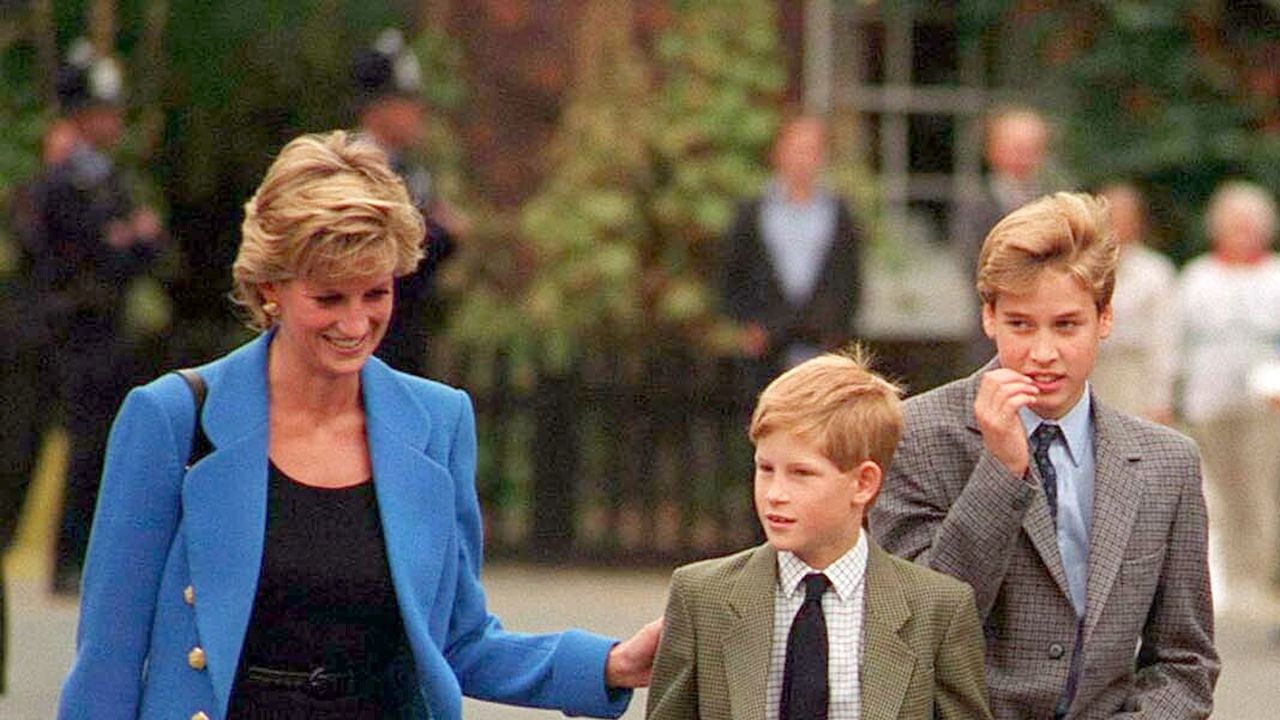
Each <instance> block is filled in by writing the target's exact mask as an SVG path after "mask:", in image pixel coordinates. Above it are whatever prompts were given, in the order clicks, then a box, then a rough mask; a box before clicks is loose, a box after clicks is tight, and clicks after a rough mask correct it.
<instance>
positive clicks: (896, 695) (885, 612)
mask: <svg viewBox="0 0 1280 720" xmlns="http://www.w3.org/2000/svg"><path fill="white" fill-rule="evenodd" d="M868 541H870V538H868ZM868 551H869V552H868V555H867V576H866V587H865V591H864V600H863V607H864V608H865V613H864V615H863V621H862V622H863V628H862V637H863V647H862V658H861V662H860V663H859V668H860V669H861V672H862V683H861V685H862V717H864V718H866V720H892V719H893V718H897V717H898V710H899V708H901V707H902V700H903V698H904V697H905V696H906V693H907V688H908V686H909V685H910V683H911V676H912V674H913V673H914V672H915V666H916V656H915V653H914V652H912V650H911V647H910V646H909V645H908V644H907V643H906V642H905V641H904V640H903V639H902V638H901V637H900V636H899V635H898V631H899V630H901V629H902V626H903V625H905V624H906V622H907V620H908V619H909V618H910V617H911V608H910V606H908V605H907V599H906V596H905V595H903V593H902V588H901V587H900V586H899V583H898V581H897V578H896V577H895V573H894V569H893V566H892V564H890V561H889V558H888V556H887V555H886V554H885V552H884V551H883V550H881V549H880V547H879V546H878V545H876V544H875V543H870V542H869V547H868Z"/></svg>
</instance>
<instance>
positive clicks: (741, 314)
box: [720, 202, 761, 322]
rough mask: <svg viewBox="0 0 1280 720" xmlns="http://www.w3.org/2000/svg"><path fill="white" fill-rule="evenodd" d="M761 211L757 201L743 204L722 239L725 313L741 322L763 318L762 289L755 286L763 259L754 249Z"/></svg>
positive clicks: (721, 292)
mask: <svg viewBox="0 0 1280 720" xmlns="http://www.w3.org/2000/svg"><path fill="white" fill-rule="evenodd" d="M757 213H758V205H757V204H756V203H754V202H747V203H743V204H741V205H739V206H738V211H737V213H736V214H735V215H734V218H733V223H732V224H730V225H729V228H728V230H727V231H726V232H725V234H724V238H723V239H722V240H721V251H720V254H721V262H720V294H721V297H722V298H723V302H724V312H725V314H726V315H728V316H729V317H731V318H733V319H734V320H738V321H740V322H746V321H756V322H760V321H761V318H759V317H757V315H758V314H759V313H758V310H757V308H756V301H755V299H754V298H755V296H756V294H757V292H758V290H757V288H755V287H754V285H755V274H756V268H755V265H756V264H757V263H759V262H760V258H759V257H758V256H757V255H756V253H754V252H752V248H753V246H754V245H755V234H756V215H757Z"/></svg>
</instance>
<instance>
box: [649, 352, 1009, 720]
mask: <svg viewBox="0 0 1280 720" xmlns="http://www.w3.org/2000/svg"><path fill="white" fill-rule="evenodd" d="M898 395H899V393H898V389H897V388H895V387H894V386H893V385H891V384H889V383H888V382H885V381H884V380H882V379H881V378H879V377H877V376H876V375H874V374H872V373H871V372H869V371H868V370H867V368H866V365H865V363H864V362H863V361H862V360H861V359H859V358H858V357H845V356H841V355H830V354H829V355H822V356H819V357H817V358H814V359H812V360H809V361H807V362H804V363H802V364H800V365H799V366H797V367H795V368H794V369H792V370H791V371H789V372H787V373H785V374H784V375H782V376H781V377H779V378H778V379H777V380H775V381H774V382H773V383H771V384H770V385H769V386H768V387H767V388H766V389H765V391H764V393H763V394H762V395H761V396H760V401H759V404H758V405H757V406H756V410H755V414H754V416H753V418H752V420H751V431H750V434H751V440H752V442H754V443H755V445H756V457H755V464H756V470H755V503H756V512H757V513H758V515H759V519H760V523H761V525H763V526H764V531H765V535H766V536H767V537H768V543H767V544H765V545H761V546H759V547H756V548H752V549H750V550H746V551H744V552H741V553H738V554H736V555H732V556H729V557H724V558H719V559H715V560H707V561H704V562H700V563H696V564H694V565H690V566H687V567H683V568H680V569H679V570H677V571H676V572H675V575H674V576H673V577H672V581H671V593H670V597H669V599H668V603H667V613H666V623H667V624H666V630H665V632H664V634H663V638H662V644H661V646H660V647H659V650H658V657H657V660H656V661H655V665H654V673H653V683H652V689H651V690H650V692H649V706H648V717H649V718H656V719H670V720H688V718H694V717H697V718H701V719H702V720H715V719H716V718H723V719H724V720H730V719H732V720H774V719H775V718H779V719H781V720H795V719H798V718H804V719H805V720H815V719H817V720H827V719H829V720H841V719H842V718H857V717H867V718H871V717H877V718H920V719H921V720H925V719H928V718H934V717H940V718H957V719H959V718H964V719H965V720H970V719H972V718H987V717H990V711H989V710H988V708H987V701H986V690H985V686H984V679H983V669H982V635H981V633H980V632H979V626H978V617H977V613H976V610H975V608H974V604H973V595H972V591H971V590H970V589H969V588H968V587H966V586H965V585H964V584H963V583H960V582H957V581H955V580H953V579H951V578H947V577H945V576H943V575H940V574H938V573H934V572H932V571H929V570H926V569H924V568H921V567H918V566H915V565H912V564H910V563H907V562H904V561H902V560H899V559H897V558H894V557H892V556H890V555H889V554H887V553H885V552H884V551H883V550H881V549H879V548H878V547H876V545H875V544H874V543H873V542H871V541H870V539H869V538H868V537H867V536H866V534H865V533H863V532H862V531H861V526H862V524H863V523H862V520H863V516H864V513H865V511H866V508H867V506H869V505H870V504H871V502H872V501H873V500H874V499H875V497H876V494H877V493H878V492H879V490H880V483H881V478H882V475H883V468H884V467H886V466H887V465H888V464H889V461H890V460H891V459H892V457H893V452H894V447H895V445H896V444H897V442H898V436H899V434H900V432H901V428H902V409H901V402H900V400H899V399H898Z"/></svg>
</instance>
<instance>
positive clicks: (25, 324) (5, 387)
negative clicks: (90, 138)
mask: <svg viewBox="0 0 1280 720" xmlns="http://www.w3.org/2000/svg"><path fill="white" fill-rule="evenodd" d="M44 180H45V178H44V176H41V177H37V178H36V179H35V180H33V181H32V182H31V183H29V184H27V185H25V186H23V187H20V188H17V189H16V190H15V192H14V193H13V196H12V202H11V210H12V217H11V228H12V230H13V236H14V238H15V239H16V240H17V249H18V250H19V262H18V266H17V268H16V271H15V272H13V273H12V274H10V275H9V276H8V277H5V278H3V279H2V280H0V335H2V336H3V337H4V338H5V341H4V342H2V343H0V368H3V370H0V426H2V427H3V430H0V555H3V553H4V551H6V550H8V549H9V547H10V546H11V545H12V544H13V538H14V535H15V534H16V533H17V529H18V519H19V516H20V515H21V512H22V507H23V505H24V504H25V501H26V497H27V489H28V488H29V487H30V484H31V476H32V473H33V472H34V470H35V465H36V459H37V456H38V455H39V452H40V446H41V443H42V440H43V439H44V437H45V435H46V433H47V432H48V430H49V428H50V427H51V426H52V425H53V422H54V421H55V413H54V407H55V404H54V403H51V402H49V399H48V398H47V397H45V396H43V395H44V393H47V388H48V387H49V386H50V385H51V384H54V383H56V382H57V378H58V377H59V373H58V370H57V366H56V365H55V363H54V361H53V358H54V353H53V352H52V338H51V334H50V332H49V328H48V325H47V323H46V322H45V318H44V316H43V315H42V314H41V312H40V305H39V303H38V301H37V297H36V295H35V293H34V292H33V290H32V284H31V281H30V278H31V264H30V255H29V254H28V253H27V252H25V248H26V246H27V241H28V235H29V233H30V232H31V231H32V229H33V227H34V224H35V216H34V209H35V208H34V198H35V197H36V195H38V194H39V186H40V184H41V183H43V182H44ZM5 621H6V611H5V592H4V564H3V563H0V692H4V686H5V661H4V656H5V643H6V638H7V637H8V633H7V632H6V628H5Z"/></svg>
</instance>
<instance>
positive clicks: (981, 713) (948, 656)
mask: <svg viewBox="0 0 1280 720" xmlns="http://www.w3.org/2000/svg"><path fill="white" fill-rule="evenodd" d="M985 648H986V641H985V640H984V639H983V637H982V626H981V625H980V624H979V623H978V611H977V608H976V607H975V606H974V604H973V592H972V591H971V590H969V589H968V588H966V589H965V591H964V599H963V601H961V602H958V603H956V608H955V613H954V614H953V615H952V616H951V623H950V624H949V625H948V626H947V634H946V637H944V638H943V640H942V645H941V646H939V648H938V655H937V657H935V658H934V661H933V667H934V670H933V676H934V685H935V688H934V704H935V707H936V708H937V717H938V718H939V720H989V719H990V718H991V708H990V706H989V704H988V702H987V677H986V672H985V671H984V662H983V657H984V655H985V654H986V650H985Z"/></svg>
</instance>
